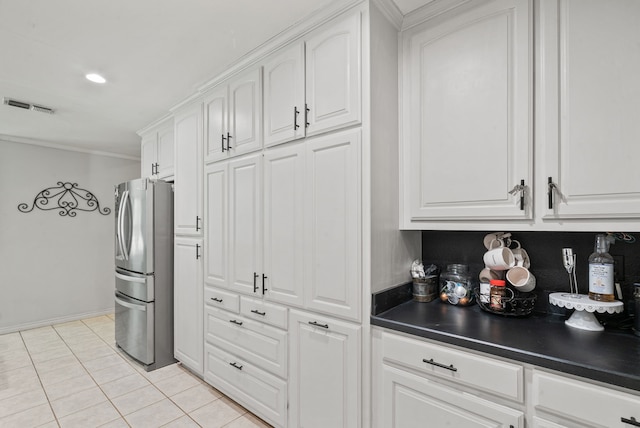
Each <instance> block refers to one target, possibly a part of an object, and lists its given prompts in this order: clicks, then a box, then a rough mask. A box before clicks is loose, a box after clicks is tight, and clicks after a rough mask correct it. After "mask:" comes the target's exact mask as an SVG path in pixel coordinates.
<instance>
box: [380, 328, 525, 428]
mask: <svg viewBox="0 0 640 428" xmlns="http://www.w3.org/2000/svg"><path fill="white" fill-rule="evenodd" d="M372 365H373V379H372V381H373V382H372V384H373V388H372V389H373V393H372V395H373V405H372V408H373V420H374V426H375V427H378V428H383V427H384V428H392V427H393V428H413V427H416V428H417V427H424V426H433V427H465V428H466V427H505V428H516V427H524V426H525V425H524V424H525V415H524V411H523V410H524V405H523V402H524V367H523V366H522V365H519V364H514V363H510V362H506V361H502V360H498V359H494V358H489V357H488V356H487V357H485V356H483V355H478V354H475V353H470V352H466V351H461V350H459V349H454V348H451V347H448V346H443V345H440V344H437V343H434V342H430V341H426V340H422V339H419V338H414V337H408V336H406V335H403V334H397V333H390V332H387V331H382V330H379V329H375V330H374V334H373V361H372ZM425 421H428V423H427V425H425Z"/></svg>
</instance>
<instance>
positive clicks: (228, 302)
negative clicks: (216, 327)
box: [204, 287, 240, 314]
mask: <svg viewBox="0 0 640 428" xmlns="http://www.w3.org/2000/svg"><path fill="white" fill-rule="evenodd" d="M204 302H205V303H206V304H207V305H211V306H215V307H217V308H222V309H226V310H227V311H231V312H235V313H236V314H237V313H238V312H239V311H240V298H239V297H238V295H237V294H233V293H229V292H228V291H222V290H218V289H217V288H210V287H205V288H204Z"/></svg>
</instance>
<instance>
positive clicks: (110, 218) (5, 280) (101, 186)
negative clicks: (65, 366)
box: [0, 140, 140, 334]
mask: <svg viewBox="0 0 640 428" xmlns="http://www.w3.org/2000/svg"><path fill="white" fill-rule="evenodd" d="M139 176H140V163H139V161H135V160H128V159H121V158H116V157H110V156H102V155H94V154H88V153H81V152H75V151H69V150H61V149H55V148H49V147H42V146H37V145H30V144H21V143H14V142H8V141H3V140H0V334H1V333H7V332H10V331H16V330H22V329H26V328H32V327H37V326H40V325H47V324H51V323H55V322H62V321H67V320H71V319H77V318H81V317H84V316H91V315H94V314H95V315H97V314H100V313H106V312H110V311H113V292H114V291H113V290H114V279H113V270H114V262H113V245H114V238H113V231H114V212H113V204H114V196H113V188H114V185H115V184H117V183H120V182H122V181H126V180H129V179H132V178H136V177H139ZM58 181H62V182H67V181H68V182H72V183H78V187H79V188H83V189H86V190H88V191H90V192H92V193H93V194H94V195H95V196H96V197H97V199H98V201H99V203H100V207H101V208H103V207H108V208H109V209H111V213H110V214H109V215H101V214H99V213H98V212H97V211H93V212H84V211H79V212H78V214H77V215H76V217H67V216H64V217H63V216H60V215H59V214H58V211H59V210H53V211H41V210H39V209H37V208H36V209H34V210H33V211H32V212H29V213H22V212H20V211H18V204H21V203H26V204H28V205H29V207H31V206H32V205H33V200H34V198H35V197H36V195H37V194H38V193H39V192H40V191H42V190H44V189H45V188H47V187H54V186H56V185H57V184H56V183H57V182H58Z"/></svg>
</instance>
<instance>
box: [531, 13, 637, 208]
mask: <svg viewBox="0 0 640 428" xmlns="http://www.w3.org/2000/svg"><path fill="white" fill-rule="evenodd" d="M540 20H541V30H540V34H541V38H542V40H541V43H540V45H541V56H542V61H541V62H540V63H541V64H542V69H541V72H540V73H539V75H540V76H542V77H541V82H540V85H539V86H538V87H540V112H541V113H540V117H541V120H540V121H539V122H540V124H539V126H540V131H539V133H538V135H540V138H541V140H542V141H543V142H544V148H545V159H544V165H545V166H546V171H544V172H543V173H544V176H543V177H541V180H544V182H543V183H540V184H542V185H543V187H542V189H544V192H546V191H547V187H546V184H547V180H548V179H550V180H551V181H552V182H553V183H555V184H556V185H557V186H558V187H557V190H556V191H554V192H553V197H552V201H551V202H552V204H551V208H550V206H549V204H548V203H545V207H544V209H545V210H546V213H545V214H546V218H552V219H553V218H560V219H562V218H590V219H592V218H616V217H617V218H623V217H627V218H630V217H633V218H638V217H640V168H638V162H637V160H638V159H639V158H640V144H638V135H640V121H638V112H639V111H640V79H638V75H639V74H640V50H638V45H639V44H640V31H638V21H639V20H640V2H637V1H634V0H621V1H617V2H615V7H612V5H611V4H609V3H606V2H600V1H596V0H585V1H582V0H557V1H550V2H546V1H545V2H540ZM544 196H546V194H545V195H544ZM543 200H544V201H545V202H547V198H546V197H545V198H544V199H543Z"/></svg>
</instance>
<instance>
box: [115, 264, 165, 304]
mask: <svg viewBox="0 0 640 428" xmlns="http://www.w3.org/2000/svg"><path fill="white" fill-rule="evenodd" d="M116 291H118V292H120V294H124V295H125V296H129V297H133V298H134V299H138V300H142V301H144V302H151V301H153V300H155V299H154V276H153V275H142V274H139V273H133V272H127V271H126V270H122V269H118V268H116Z"/></svg>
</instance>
